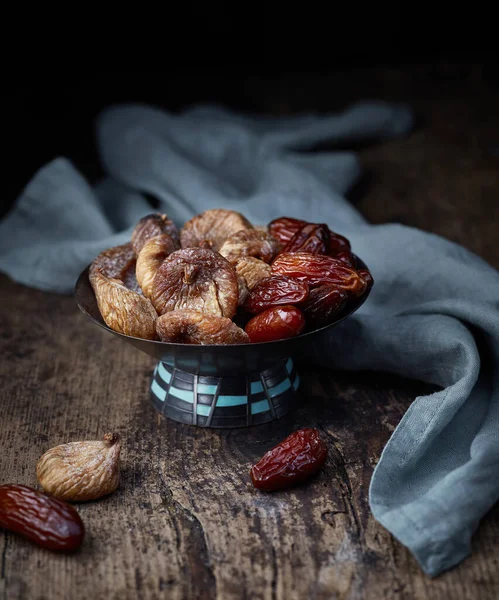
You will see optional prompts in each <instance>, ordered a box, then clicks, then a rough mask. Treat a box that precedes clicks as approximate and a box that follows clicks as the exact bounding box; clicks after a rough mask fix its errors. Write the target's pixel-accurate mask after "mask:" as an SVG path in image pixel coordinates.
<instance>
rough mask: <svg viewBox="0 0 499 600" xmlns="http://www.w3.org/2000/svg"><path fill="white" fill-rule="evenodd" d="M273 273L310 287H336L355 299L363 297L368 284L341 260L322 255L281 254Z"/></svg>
mask: <svg viewBox="0 0 499 600" xmlns="http://www.w3.org/2000/svg"><path fill="white" fill-rule="evenodd" d="M272 272H273V273H275V274H276V275H285V276H287V277H293V278H295V279H297V280H298V281H303V282H305V283H307V284H308V285H309V286H310V287H316V286H320V285H336V286H337V287H339V288H341V289H343V290H345V291H346V292H348V293H349V294H350V295H351V296H352V297H354V298H355V297H358V296H361V295H362V294H363V293H364V292H365V291H366V288H367V283H366V282H365V281H364V279H363V278H362V277H361V275H359V273H358V272H357V271H356V270H355V269H352V268H351V267H348V266H347V265H346V264H345V263H343V262H342V261H341V260H337V259H335V258H332V257H331V256H323V255H320V254H310V253H308V252H289V253H286V254H284V253H283V254H280V255H279V256H278V257H277V258H276V259H275V260H274V262H273V263H272Z"/></svg>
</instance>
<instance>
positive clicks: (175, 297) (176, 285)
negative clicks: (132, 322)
mask: <svg viewBox="0 0 499 600" xmlns="http://www.w3.org/2000/svg"><path fill="white" fill-rule="evenodd" d="M238 297H239V290H238V280H237V275H236V270H235V269H234V267H233V266H232V265H231V264H230V263H229V262H228V261H227V260H226V259H225V258H224V257H223V256H221V255H220V254H219V253H218V252H214V251H213V250H208V249H205V248H183V249H182V250H177V251H176V252H173V254H170V256H168V257H167V258H166V259H165V260H164V261H163V264H162V265H161V266H160V267H159V269H158V271H157V272H156V276H155V277H154V281H153V283H152V291H151V301H152V303H153V305H154V307H155V308H156V311H157V312H158V314H160V315H162V314H164V313H166V312H170V311H173V310H179V309H184V308H188V309H192V310H199V311H202V312H203V313H205V314H210V315H216V316H219V317H227V318H229V319H231V318H232V317H233V316H234V315H235V313H236V310H237V304H238Z"/></svg>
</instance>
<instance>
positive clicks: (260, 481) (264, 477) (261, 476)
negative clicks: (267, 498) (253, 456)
mask: <svg viewBox="0 0 499 600" xmlns="http://www.w3.org/2000/svg"><path fill="white" fill-rule="evenodd" d="M327 453H328V451H327V446H326V444H325V443H324V441H323V440H322V439H321V436H320V434H319V432H318V430H317V429H313V428H310V427H305V428H303V429H299V430H298V431H295V432H294V433H292V434H291V435H289V436H288V437H287V438H286V439H285V440H283V441H282V442H280V443H279V444H277V446H275V447H274V448H272V449H271V450H269V451H268V452H267V453H266V454H265V455H264V456H263V457H262V458H261V459H260V460H259V461H258V463H256V464H255V465H253V467H252V468H251V471H250V476H251V480H252V482H253V485H254V486H255V487H256V488H257V489H259V490H262V491H264V492H272V491H275V490H282V489H285V488H288V487H292V486H295V485H297V484H299V483H302V482H303V481H305V480H307V479H309V478H310V477H311V476H312V475H314V474H315V473H317V472H318V471H319V470H320V469H321V468H322V466H323V465H324V463H325V461H326V458H327Z"/></svg>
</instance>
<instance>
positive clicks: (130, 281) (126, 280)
mask: <svg viewBox="0 0 499 600" xmlns="http://www.w3.org/2000/svg"><path fill="white" fill-rule="evenodd" d="M136 268H137V263H136V261H135V260H134V261H133V263H131V264H130V266H129V267H128V268H127V269H126V270H125V272H124V273H123V274H122V277H121V278H120V277H118V278H117V279H120V280H121V281H122V282H123V285H124V286H125V287H126V288H128V289H129V290H132V292H136V293H137V294H141V295H142V288H141V287H140V285H139V282H138V281H137V273H136Z"/></svg>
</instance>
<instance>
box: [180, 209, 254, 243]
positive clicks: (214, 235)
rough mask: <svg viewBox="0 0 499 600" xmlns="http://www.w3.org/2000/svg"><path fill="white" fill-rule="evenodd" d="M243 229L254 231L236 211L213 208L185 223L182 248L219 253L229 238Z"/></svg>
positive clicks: (246, 220)
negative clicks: (205, 249)
mask: <svg viewBox="0 0 499 600" xmlns="http://www.w3.org/2000/svg"><path fill="white" fill-rule="evenodd" d="M241 229H253V225H252V224H251V223H250V222H249V221H248V219H247V218H246V217H244V216H243V215H241V214H240V213H238V212H236V211H234V210H226V209H224V208H212V209H209V210H206V211H205V212H203V213H201V214H199V215H196V216H195V217H193V218H192V219H190V220H189V221H187V222H186V223H185V225H184V226H183V227H182V230H181V232H180V242H181V245H182V248H196V247H197V248H210V249H212V250H216V251H218V250H220V248H221V247H222V244H223V243H224V242H225V240H226V239H227V238H228V237H230V236H231V235H233V234H234V233H237V232H238V231H241Z"/></svg>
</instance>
